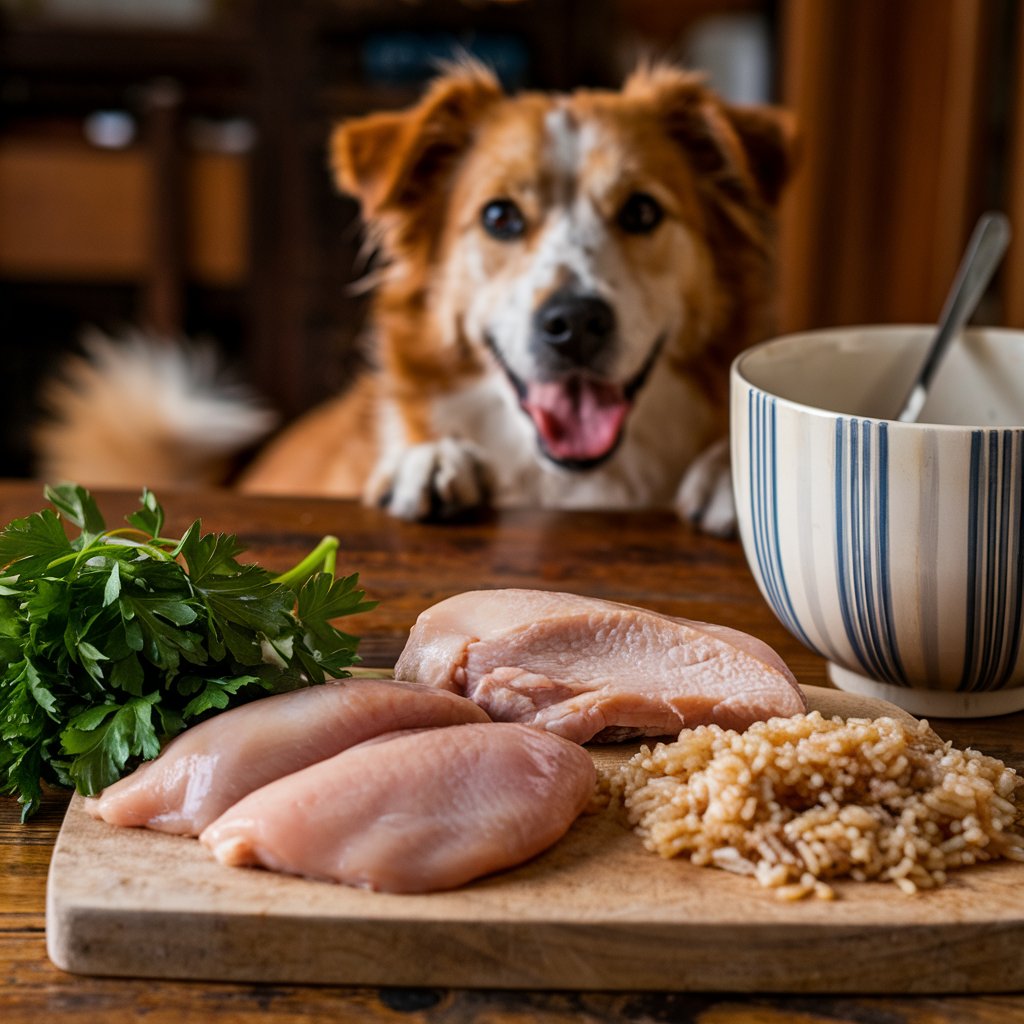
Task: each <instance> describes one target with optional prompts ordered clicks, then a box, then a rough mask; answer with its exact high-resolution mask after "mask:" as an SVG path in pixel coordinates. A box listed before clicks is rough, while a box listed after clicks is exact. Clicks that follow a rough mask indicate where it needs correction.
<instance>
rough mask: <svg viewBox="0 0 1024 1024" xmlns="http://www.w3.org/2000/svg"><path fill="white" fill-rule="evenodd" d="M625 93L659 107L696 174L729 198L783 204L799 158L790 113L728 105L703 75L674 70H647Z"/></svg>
mask: <svg viewBox="0 0 1024 1024" xmlns="http://www.w3.org/2000/svg"><path fill="white" fill-rule="evenodd" d="M624 91H625V94H626V95H627V96H631V97H634V98H636V99H638V100H641V101H643V102H646V103H651V104H653V105H654V107H655V110H656V113H657V114H658V115H659V116H660V117H661V119H662V121H663V123H664V125H665V127H666V130H667V131H668V133H669V135H670V136H671V137H672V138H673V139H675V140H676V141H677V142H678V143H679V144H680V145H681V146H682V147H683V149H684V150H685V151H686V155H687V157H688V159H689V160H690V162H691V164H692V165H693V167H694V169H695V170H696V171H697V172H698V174H699V175H700V176H701V177H702V178H703V179H704V180H706V181H708V182H709V183H710V184H712V185H713V186H714V187H715V188H717V189H718V190H719V191H720V192H721V193H722V194H723V195H724V196H726V197H728V198H729V199H731V200H733V201H735V200H746V201H748V202H749V201H750V200H753V201H755V202H760V203H763V204H766V205H768V206H774V205H775V204H776V203H777V202H778V200H779V197H780V195H781V193H782V189H783V186H784V185H785V183H786V181H787V179H788V178H789V176H790V173H791V171H792V168H793V163H794V160H795V155H796V120H795V118H794V117H793V115H792V114H791V113H790V112H789V111H787V110H784V109H782V108H781V107H772V106H736V105H733V104H730V103H726V102H725V101H723V100H722V99H720V98H719V97H718V96H717V95H716V94H715V93H714V92H712V91H711V89H709V88H708V87H707V85H706V83H705V81H704V77H703V76H702V75H700V74H695V73H693V72H687V71H682V70H680V69H679V68H675V67H672V66H671V65H655V66H646V67H641V68H640V69H638V70H637V71H636V72H634V74H633V75H632V76H631V77H630V78H629V80H628V81H627V82H626V86H625V90H624Z"/></svg>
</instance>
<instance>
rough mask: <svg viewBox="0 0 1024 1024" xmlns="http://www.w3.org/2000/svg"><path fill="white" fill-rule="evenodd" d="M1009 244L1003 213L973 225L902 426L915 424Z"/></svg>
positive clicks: (906, 405)
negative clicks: (937, 374) (948, 351)
mask: <svg viewBox="0 0 1024 1024" xmlns="http://www.w3.org/2000/svg"><path fill="white" fill-rule="evenodd" d="M1009 242H1010V222H1009V220H1007V218H1006V216H1005V215H1004V214H1002V213H983V214H982V215H981V217H980V218H979V220H978V223H977V224H976V225H975V228H974V232H973V234H972V235H971V240H970V241H969V242H968V243H967V250H966V251H965V252H964V255H963V259H961V261H960V266H959V268H958V269H957V272H956V277H955V278H954V279H953V286H952V288H951V289H950V292H949V295H948V296H946V304H945V306H943V307H942V315H941V316H940V317H939V327H938V330H937V331H936V332H935V335H934V337H933V338H932V340H931V344H930V345H929V347H928V353H927V355H926V356H925V360H924V363H922V365H921V369H920V370H919V371H918V374H917V377H916V379H915V380H914V383H913V384H912V385H911V388H910V390H909V391H908V392H907V397H906V398H905V399H904V400H903V405H902V407H901V409H900V414H899V416H898V417H897V419H899V421H900V422H901V423H916V422H917V417H918V416H919V415H920V413H921V407H922V406H923V405H924V402H925V399H926V398H927V397H928V386H929V385H930V384H931V380H932V377H934V376H935V371H936V370H937V369H938V368H939V363H941V362H942V357H943V356H944V355H945V354H946V349H947V348H949V343H950V342H951V341H952V340H953V339H954V338H955V337H956V336H957V335H958V334H959V333H960V332H961V331H962V330H963V328H964V325H965V324H966V323H967V321H968V320H969V319H970V318H971V314H972V313H973V312H974V310H975V307H976V306H977V305H978V303H979V302H980V301H981V297H982V295H984V294H985V289H986V288H987V287H988V282H989V280H990V279H991V277H992V274H993V273H994V272H995V269H996V267H998V266H999V261H1000V260H1001V259H1002V258H1003V253H1004V252H1006V246H1007V245H1008V244H1009Z"/></svg>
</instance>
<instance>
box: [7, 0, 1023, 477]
mask: <svg viewBox="0 0 1024 1024" xmlns="http://www.w3.org/2000/svg"><path fill="white" fill-rule="evenodd" d="M1020 8H1021V3H1020V0H289V2H284V0H0V346H2V355H3V373H2V374H0V381H3V382H4V384H5V385H6V386H5V387H4V388H3V391H4V396H3V400H2V401H0V475H4V476H19V475H25V474H27V473H29V472H30V471H31V461H30V454H29V451H28V446H27V435H26V427H27V425H28V424H29V423H30V422H31V421H32V419H33V418H34V417H35V416H36V415H37V410H36V391H37V388H38V385H39V382H40V380H41V379H42V377H43V376H44V375H45V374H48V373H50V372H52V370H53V368H54V367H55V365H56V364H57V363H58V361H59V356H60V354H61V353H63V352H66V351H67V350H68V349H70V348H73V347H74V346H75V344H76V342H77V340H78V338H79V336H80V334H81V333H82V331H83V329H84V328H86V327H89V326H97V327H100V328H102V329H104V330H108V331H117V330H118V329H121V328H124V327H126V326H128V325H140V326H144V327H148V328H151V329H154V330H156V331H160V332H166V333H168V334H178V333H187V334H190V335H195V336H209V337H212V338H215V339H216V341H217V344H218V345H219V346H220V347H221V348H222V350H223V351H224V353H225V356H226V357H227V358H228V359H229V360H230V361H231V362H232V363H233V364H234V365H235V366H236V367H237V368H238V370H239V372H240V374H241V375H242V376H243V377H244V378H245V379H246V380H247V381H248V382H249V383H250V384H252V385H253V386H254V387H255V388H256V389H257V390H258V391H259V392H261V393H262V394H263V395H264V396H266V398H267V399H268V400H269V401H270V402H271V403H272V404H273V405H274V406H276V407H277V408H278V409H279V410H280V411H281V412H282V413H283V414H284V415H285V416H291V415H294V414H296V413H298V412H300V411H301V410H303V409H305V408H307V407H308V406H309V405H310V404H312V403H314V402H316V401H318V400H319V399H321V398H323V397H325V396H326V395H328V394H330V393H332V392H333V391H335V390H336V389H338V388H339V387H341V386H342V385H343V383H344V381H345V379H346V377H347V375H348V373H349V372H350V371H351V369H352V367H353V365H354V362H355V361H356V359H357V352H358V338H359V332H360V329H361V326H362V319H363V316H364V313H365V303H366V300H365V297H359V296H357V295H354V294H353V293H352V291H351V290H350V289H349V287H348V285H349V284H350V283H351V282H352V281H353V280H354V279H355V278H356V277H357V276H358V274H359V272H360V260H359V252H358V250H359V233H358V226H357V222H356V213H357V210H356V207H355V205H354V204H353V203H352V202H350V201H349V200H347V199H345V198H343V197H340V196H338V195H336V194H335V193H334V192H333V190H332V187H331V182H330V179H329V176H328V174H327V170H326V161H325V140H326V138H327V135H328V132H329V128H330V125H331V123H332V122H333V121H335V120H337V119H340V118H343V117H345V116H348V115H353V114H361V113H365V112H367V111H370V110H376V109H383V108H386V107H394V106H401V105H405V104H407V103H408V102H410V101H412V100H413V99H415V98H416V96H417V95H418V94H419V93H420V91H421V89H422V86H423V83H424V81H425V79H426V78H428V77H429V76H430V74H431V72H432V70H433V68H434V67H435V65H436V61H437V59H438V58H443V57H445V56H448V55H450V54H452V53H453V52H455V51H456V50H466V51H469V52H471V53H474V54H476V55H477V56H479V57H481V58H482V59H484V60H486V61H488V62H489V63H490V64H491V65H492V66H493V67H494V68H495V69H496V70H497V71H498V72H499V74H500V76H501V77H502V79H503V80H504V81H505V83H506V84H507V85H508V86H509V87H510V88H514V89H515V88H523V87H529V88H542V89H567V88H572V87H574V86H577V85H607V86H615V85H617V84H618V83H619V82H620V80H621V78H622V76H623V75H624V74H625V73H626V72H627V71H628V70H629V68H630V67H631V66H632V65H633V63H634V62H635V60H636V59H637V57H638V56H639V55H643V54H648V55H649V54H654V55H657V56H664V57H669V58H673V59H676V60H678V61H680V62H682V63H684V64H686V65H688V66H691V67H698V68H703V69H704V70H706V71H707V73H708V74H709V76H710V77H711V80H712V82H713V83H714V84H715V85H716V86H717V88H718V89H719V90H720V91H721V92H722V93H724V94H725V95H726V96H728V97H730V98H732V99H734V100H736V101H738V102H777V103H782V104H784V105H786V106H788V107H790V108H791V109H793V110H794V111H795V112H796V113H797V115H798V118H799V121H800V124H801V131H802V135H803V142H802V155H801V162H800V166H799V170H798V173H797V176H796V178H795V180H794V182H793V184H792V187H791V188H790V190H789V192H788V195H787V197H786V199H785V205H784V209H783V218H782V229H781V238H780V257H781V263H780V272H779V282H778V322H779V327H780V329H781V330H796V329H802V328H811V327H822V326H830V325H837V324H850V323H859V322H879V321H883V322H901V323H902V322H928V321H933V320H934V319H935V318H936V317H937V316H938V314H939V311H940V308H941V305H942V300H943V297H944V295H945V292H946V290H947V288H948V286H949V283H950V281H951V279H952V276H953V274H954V272H955V269H956V266H957V263H958V261H959V257H960V254H961V252H962V249H963V247H964V245H965V244H966V240H967V238H968V236H969V234H970V231H971V228H972V227H973V224H974V221H975V219H976V218H977V216H978V214H979V213H981V212H982V211H983V210H985V209H988V208H1000V209H1003V210H1005V211H1006V212H1007V213H1008V214H1009V215H1010V217H1011V220H1012V222H1013V223H1014V225H1015V227H1016V229H1017V235H1018V236H1024V16H1022V12H1021V10H1020ZM976 320H978V321H980V322H984V323H1001V324H1006V325H1011V326H1017V327H1024V237H1018V238H1017V240H1016V241H1015V242H1014V243H1013V245H1012V247H1011V250H1010V252H1009V254H1008V257H1007V260H1006V261H1005V263H1004V264H1003V266H1002V268H1001V271H1000V273H999V275H998V277H997V279H996V281H995V282H994V284H993V286H992V288H991V290H990V293H989V295H988V296H987V299H986V303H985V305H984V307H983V308H982V310H981V311H980V312H979V314H978V316H977V317H976Z"/></svg>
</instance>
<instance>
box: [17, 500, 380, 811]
mask: <svg viewBox="0 0 1024 1024" xmlns="http://www.w3.org/2000/svg"><path fill="white" fill-rule="evenodd" d="M46 497H47V498H48V500H49V501H50V503H51V504H52V505H53V507H54V508H55V509H56V512H54V511H51V510H50V509H45V510H43V511H42V512H37V513H34V514H33V515H30V516H27V517H26V518H24V519H16V520H14V521H13V522H12V523H10V524H9V525H8V526H7V527H6V528H4V529H3V530H2V531H0V574H2V575H0V793H3V794H6V795H17V796H18V798H19V800H20V802H21V804H22V820H23V821H24V820H25V819H26V818H27V817H28V816H29V815H30V814H32V813H33V812H34V811H35V810H36V809H37V808H38V806H39V801H40V798H41V795H42V793H41V788H40V780H46V781H47V782H52V783H57V784H58V785H64V786H74V787H75V788H77V789H78V790H79V792H82V793H87V794H91V793H96V792H99V791H100V790H101V789H103V788H104V787H105V786H108V785H109V784H110V783H112V782H114V781H116V780H117V779H118V778H120V776H121V775H122V774H124V773H125V770H126V767H134V765H135V764H136V763H138V761H139V760H145V759H147V758H152V757H155V756H156V755H157V754H158V753H159V751H160V748H161V746H162V745H163V744H164V743H165V742H166V741H167V740H169V739H170V738H171V737H172V736H175V735H176V734H177V733H179V732H181V730H182V729H184V728H185V727H186V726H187V725H190V724H192V723H193V722H195V721H196V720H198V719H200V718H202V717H204V716H207V715H209V714H212V713H215V712H217V711H220V710H222V709H224V708H227V707H228V706H229V705H232V704H238V703H243V702H245V701H247V700H250V699H252V698H253V697H256V696H262V695H265V694H267V693H279V692H283V691H287V690H293V689H297V688H299V687H302V686H307V685H309V684H311V683H322V682H323V681H324V679H325V678H327V677H328V676H331V677H338V676H347V675H350V674H351V673H349V672H348V671H347V668H348V667H349V666H351V665H353V664H354V663H355V662H357V661H358V660H359V659H358V657H357V655H356V648H357V645H358V640H357V638H356V637H354V636H350V635H349V634H347V633H343V632H341V631H340V630H338V629H336V628H335V627H334V626H332V625H331V620H333V619H336V618H339V617H340V616H344V615H351V614H353V613H355V612H362V611H367V610H369V609H370V608H373V607H375V605H376V602H371V601H365V600H364V599H363V598H364V594H363V591H362V590H360V589H358V586H357V585H358V582H359V577H358V575H351V576H346V577H343V578H340V579H339V578H336V577H335V576H334V557H335V555H334V553H335V551H336V549H337V545H338V542H337V540H336V538H333V537H327V538H324V541H323V542H322V543H321V544H320V545H319V547H318V548H317V549H316V551H314V552H313V553H312V554H311V555H310V556H309V557H307V558H306V559H304V560H303V561H302V562H300V563H299V564H298V565H297V566H295V568H294V569H292V570H290V571H289V572H287V573H284V574H283V575H281V576H277V577H273V576H271V574H270V573H269V572H267V571H266V570H265V569H263V568H261V567H260V566H258V565H254V564H240V563H239V562H238V561H237V556H238V555H239V554H241V552H242V551H243V550H244V549H243V547H242V546H241V545H240V544H239V543H238V540H237V538H236V537H234V536H232V535H228V534H204V533H203V532H202V526H201V522H200V521H199V520H196V521H195V522H194V523H193V524H192V525H191V526H190V527H189V528H188V529H187V530H186V531H185V534H184V536H182V537H181V538H180V539H167V538H164V537H163V536H162V531H163V525H164V512H163V508H162V507H161V505H160V503H159V502H158V501H157V499H156V497H155V496H154V495H153V494H152V493H151V492H150V491H148V490H144V491H143V492H142V497H141V502H140V508H139V509H138V511H136V512H133V513H132V514H131V515H128V516H126V517H125V520H126V522H127V523H128V526H127V527H122V528H120V529H111V530H108V529H107V527H106V523H105V522H104V520H103V516H102V514H101V513H100V511H99V508H98V507H97V505H96V503H95V501H94V500H93V498H92V496H91V495H90V494H89V492H88V491H87V490H85V489H84V488H83V487H79V486H77V485H74V484H67V485H64V486H61V487H55V488H47V489H46ZM62 518H63V519H64V520H66V521H67V522H68V523H70V524H72V525H73V526H75V527H78V529H79V533H78V535H77V536H74V537H72V538H70V539H69V537H68V534H67V532H66V531H65V528H64V524H63V523H62V522H61V519H62Z"/></svg>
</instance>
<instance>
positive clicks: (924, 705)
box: [828, 662, 1024, 718]
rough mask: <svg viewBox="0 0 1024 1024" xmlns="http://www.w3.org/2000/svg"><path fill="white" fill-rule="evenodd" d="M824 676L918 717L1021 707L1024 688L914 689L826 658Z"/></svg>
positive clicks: (1000, 712)
mask: <svg viewBox="0 0 1024 1024" xmlns="http://www.w3.org/2000/svg"><path fill="white" fill-rule="evenodd" d="M828 677H829V679H831V680H832V682H833V683H834V684H835V686H837V687H838V688H839V689H840V690H845V691H846V692H847V693H857V694H860V695H861V696H862V697H879V698H881V699H882V700H887V701H889V702H890V703H891V704H895V705H896V706H897V707H901V708H903V710H904V711H909V712H910V713H911V714H912V715H916V716H917V717H918V718H988V717H989V716H991V715H1009V714H1012V713H1013V712H1014V711H1021V710H1024V688H1022V687H1017V688H1014V689H1012V690H993V691H991V692H988V693H960V692H958V691H956V690H916V689H911V688H910V687H906V686H893V685H892V684H890V683H880V682H878V681H877V680H875V679H869V678H868V677H867V676H862V675H860V674H859V673H858V672H851V671H850V670H849V669H847V668H841V667H840V666H839V665H833V664H832V663H831V662H829V666H828Z"/></svg>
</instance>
